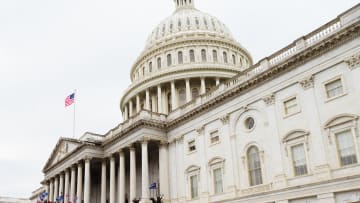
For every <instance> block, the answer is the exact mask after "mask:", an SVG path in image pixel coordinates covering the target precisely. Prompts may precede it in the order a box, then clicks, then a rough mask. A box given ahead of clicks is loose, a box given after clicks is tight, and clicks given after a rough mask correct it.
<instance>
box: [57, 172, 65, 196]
mask: <svg viewBox="0 0 360 203" xmlns="http://www.w3.org/2000/svg"><path fill="white" fill-rule="evenodd" d="M61 195H63V196H64V174H63V173H61V174H60V183H59V193H58V196H61Z"/></svg>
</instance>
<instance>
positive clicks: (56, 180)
mask: <svg viewBox="0 0 360 203" xmlns="http://www.w3.org/2000/svg"><path fill="white" fill-rule="evenodd" d="M58 196H59V177H56V178H55V186H54V197H53V200H54V202H55V201H56V198H57V197H58Z"/></svg>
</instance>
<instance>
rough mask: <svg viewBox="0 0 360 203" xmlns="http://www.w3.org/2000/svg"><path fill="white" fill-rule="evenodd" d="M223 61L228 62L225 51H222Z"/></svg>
mask: <svg viewBox="0 0 360 203" xmlns="http://www.w3.org/2000/svg"><path fill="white" fill-rule="evenodd" d="M223 58H224V63H228V58H227V53H226V52H225V51H224V52H223Z"/></svg>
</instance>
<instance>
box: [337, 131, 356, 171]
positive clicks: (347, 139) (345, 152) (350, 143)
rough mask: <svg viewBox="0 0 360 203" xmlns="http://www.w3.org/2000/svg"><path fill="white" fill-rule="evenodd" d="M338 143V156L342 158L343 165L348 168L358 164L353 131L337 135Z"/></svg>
mask: <svg viewBox="0 0 360 203" xmlns="http://www.w3.org/2000/svg"><path fill="white" fill-rule="evenodd" d="M336 141H337V145H338V154H339V156H340V163H341V165H342V166H347V165H351V164H356V163H357V158H356V153H355V145H354V140H353V137H352V133H351V130H347V131H344V132H341V133H337V134H336Z"/></svg>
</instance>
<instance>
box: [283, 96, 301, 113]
mask: <svg viewBox="0 0 360 203" xmlns="http://www.w3.org/2000/svg"><path fill="white" fill-rule="evenodd" d="M297 112H299V105H298V102H297V98H296V97H291V98H290V99H287V100H285V101H284V114H285V115H292V114H295V113H297Z"/></svg>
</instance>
